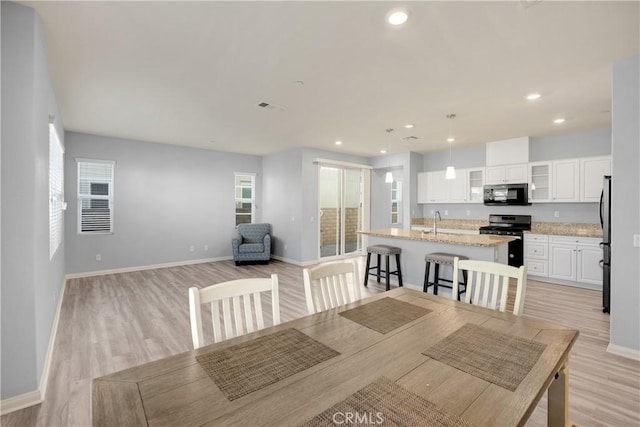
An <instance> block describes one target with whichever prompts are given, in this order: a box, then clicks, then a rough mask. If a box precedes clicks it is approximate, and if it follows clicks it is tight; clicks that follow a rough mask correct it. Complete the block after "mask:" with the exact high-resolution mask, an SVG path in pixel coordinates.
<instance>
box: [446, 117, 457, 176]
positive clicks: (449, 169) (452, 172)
mask: <svg viewBox="0 0 640 427" xmlns="http://www.w3.org/2000/svg"><path fill="white" fill-rule="evenodd" d="M455 118H456V115H455V114H453V113H451V114H447V119H449V120H453V119H455ZM451 123H452V122H449V137H448V138H447V142H448V143H449V166H447V171H446V172H445V175H444V178H445V179H456V170H455V168H454V167H453V161H452V160H451V144H452V143H453V141H455V138H454V137H453V135H452V133H451V127H452V126H451Z"/></svg>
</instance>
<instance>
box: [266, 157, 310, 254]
mask: <svg viewBox="0 0 640 427" xmlns="http://www.w3.org/2000/svg"><path fill="white" fill-rule="evenodd" d="M301 174H302V149H295V150H289V151H283V152H281V153H276V154H271V155H268V156H264V157H263V158H262V176H263V187H262V188H263V196H262V199H263V200H265V201H268V202H267V203H266V204H265V206H264V209H263V210H262V219H263V220H264V221H265V222H268V223H270V224H271V227H272V230H273V243H272V253H273V254H274V255H277V256H280V257H283V258H287V259H291V260H294V261H302V237H301V235H302V194H303V192H302V181H301V180H300V176H301Z"/></svg>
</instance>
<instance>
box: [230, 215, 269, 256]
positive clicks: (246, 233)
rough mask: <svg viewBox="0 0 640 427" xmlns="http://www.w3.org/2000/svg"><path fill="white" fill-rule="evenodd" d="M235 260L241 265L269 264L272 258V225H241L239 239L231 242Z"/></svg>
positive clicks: (239, 226)
mask: <svg viewBox="0 0 640 427" xmlns="http://www.w3.org/2000/svg"><path fill="white" fill-rule="evenodd" d="M231 246H232V248H233V260H234V261H235V262H236V265H240V264H241V263H254V262H261V263H264V264H268V263H269V259H270V258H271V224H240V225H238V237H237V238H235V239H233V240H232V241H231Z"/></svg>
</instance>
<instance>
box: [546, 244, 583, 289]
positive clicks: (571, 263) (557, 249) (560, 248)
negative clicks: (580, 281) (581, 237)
mask: <svg viewBox="0 0 640 427" xmlns="http://www.w3.org/2000/svg"><path fill="white" fill-rule="evenodd" d="M549 253H550V255H551V256H550V258H551V262H550V263H549V264H550V267H551V268H550V269H549V277H554V278H556V279H564V280H573V281H575V280H576V245H575V244H574V245H561V244H557V243H556V244H551V245H549Z"/></svg>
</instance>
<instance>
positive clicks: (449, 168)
mask: <svg viewBox="0 0 640 427" xmlns="http://www.w3.org/2000/svg"><path fill="white" fill-rule="evenodd" d="M440 176H442V175H440ZM444 178H445V179H456V170H455V169H454V168H453V166H447V172H446V173H445V175H444Z"/></svg>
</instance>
